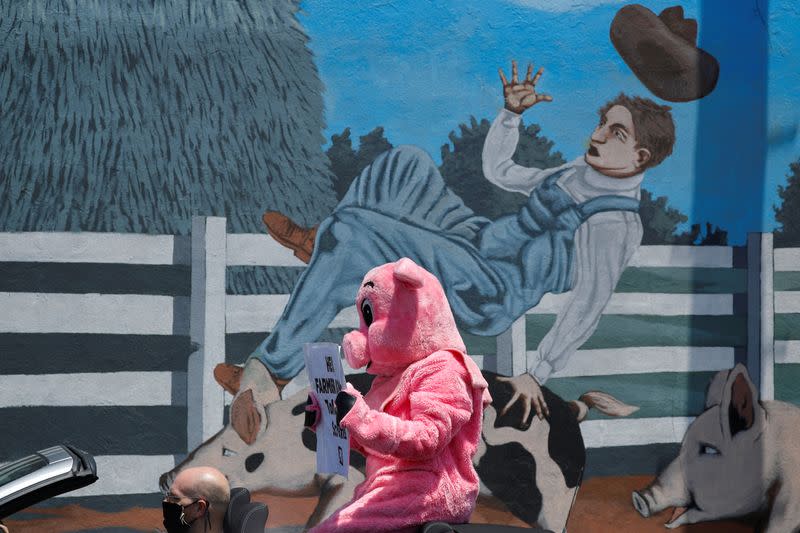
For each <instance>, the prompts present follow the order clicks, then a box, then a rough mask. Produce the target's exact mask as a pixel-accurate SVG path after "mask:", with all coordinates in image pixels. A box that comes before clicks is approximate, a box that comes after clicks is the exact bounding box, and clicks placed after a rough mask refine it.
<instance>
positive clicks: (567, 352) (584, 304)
mask: <svg viewBox="0 0 800 533" xmlns="http://www.w3.org/2000/svg"><path fill="white" fill-rule="evenodd" d="M604 215H617V216H614V217H605V216H604ZM597 217H602V218H600V219H598V218H597ZM612 218H613V219H612ZM592 219H595V220H592ZM609 219H612V220H609ZM641 241H642V223H641V220H640V219H639V215H638V214H636V213H631V212H621V211H619V212H614V213H603V214H600V215H595V216H594V217H592V218H591V219H589V220H588V221H587V222H586V223H584V224H583V225H581V226H580V227H579V228H578V231H577V232H576V233H575V266H574V268H575V283H574V285H573V288H572V290H571V291H570V292H569V293H568V294H569V296H568V300H567V302H566V303H565V305H564V307H563V308H562V309H561V311H560V312H559V314H558V316H557V318H556V322H555V324H553V327H552V328H550V331H548V332H547V335H545V337H544V339H542V341H541V343H539V348H538V350H537V357H536V358H534V360H533V361H531V362H530V366H529V368H528V373H529V374H531V375H532V376H533V377H534V378H536V381H538V382H539V384H540V385H544V383H545V382H546V381H547V379H548V378H549V377H550V374H551V373H552V372H557V371H559V370H561V369H563V368H564V367H565V366H566V364H567V361H568V359H569V358H570V357H571V356H572V354H574V353H575V352H576V351H577V350H578V348H580V346H581V345H582V344H583V343H584V342H586V340H587V339H588V338H589V337H590V336H591V335H592V333H594V330H595V328H597V324H598V322H599V321H600V316H601V315H602V313H603V310H604V309H605V307H606V305H607V304H608V301H609V300H610V299H611V295H612V294H613V293H614V288H615V287H616V285H617V282H618V281H619V278H620V276H621V275H622V272H623V270H625V266H626V265H627V264H628V261H630V259H631V257H632V256H633V254H634V252H635V251H636V249H637V248H638V247H639V244H640V243H641Z"/></svg>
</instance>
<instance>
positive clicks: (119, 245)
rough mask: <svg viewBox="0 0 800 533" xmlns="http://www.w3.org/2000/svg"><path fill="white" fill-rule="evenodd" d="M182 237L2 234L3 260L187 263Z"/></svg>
mask: <svg viewBox="0 0 800 533" xmlns="http://www.w3.org/2000/svg"><path fill="white" fill-rule="evenodd" d="M181 239H186V237H175V236H173V235H142V234H137V233H94V232H73V233H65V232H25V233H0V261H32V262H50V263H125V264H136V265H172V264H176V262H177V263H179V264H188V255H187V254H186V253H185V252H184V251H183V250H182V248H187V249H188V241H187V242H186V245H185V246H183V247H182V246H181V245H183V244H184V243H183V242H182V240H181ZM176 245H177V246H178V249H177V250H176ZM176 260H177V261H176Z"/></svg>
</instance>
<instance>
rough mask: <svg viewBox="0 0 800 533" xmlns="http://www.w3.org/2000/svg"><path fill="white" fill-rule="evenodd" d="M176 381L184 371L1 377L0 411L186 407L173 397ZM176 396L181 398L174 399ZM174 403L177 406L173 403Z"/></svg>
mask: <svg viewBox="0 0 800 533" xmlns="http://www.w3.org/2000/svg"><path fill="white" fill-rule="evenodd" d="M173 380H176V381H178V382H180V381H181V380H182V381H183V382H185V381H186V374H185V373H184V372H176V373H175V375H173V373H172V372H104V373H100V372H95V373H88V372H87V373H82V374H38V375H6V376H2V375H0V408H2V407H25V406H81V407H83V406H145V405H185V404H186V399H185V397H183V398H181V397H180V396H181V395H180V391H182V390H184V388H183V387H181V386H180V385H179V386H177V387H176V391H174V392H177V393H178V394H173V386H172V384H173ZM173 396H178V397H176V398H173ZM173 400H174V401H175V404H173Z"/></svg>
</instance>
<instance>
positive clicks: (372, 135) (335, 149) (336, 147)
mask: <svg viewBox="0 0 800 533" xmlns="http://www.w3.org/2000/svg"><path fill="white" fill-rule="evenodd" d="M391 148H392V143H390V142H389V141H388V140H387V139H386V137H385V136H384V133H383V128H382V127H380V126H378V127H377V128H375V129H373V130H372V131H370V132H369V133H367V134H366V135H362V136H361V137H359V138H358V150H354V149H353V141H352V139H350V128H345V129H344V131H343V132H342V133H340V134H338V135H337V134H333V135H331V145H330V147H329V148H328V150H327V151H326V155H327V156H328V159H329V160H330V162H331V171H332V172H333V174H334V176H335V178H334V182H333V188H334V190H335V191H336V197H337V199H339V200H341V199H342V197H344V195H345V193H346V192H347V189H348V188H349V187H350V184H351V183H352V182H353V180H354V179H355V177H356V176H358V175H359V174H360V173H361V171H362V170H364V168H366V166H367V165H369V164H370V163H371V162H372V161H373V160H374V159H375V158H376V157H377V156H379V155H380V154H382V153H383V152H385V151H387V150H391Z"/></svg>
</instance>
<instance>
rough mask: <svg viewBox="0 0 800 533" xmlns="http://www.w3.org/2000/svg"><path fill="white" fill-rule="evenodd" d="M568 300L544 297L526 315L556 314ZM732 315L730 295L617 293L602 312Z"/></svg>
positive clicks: (731, 298) (560, 297) (621, 313)
mask: <svg viewBox="0 0 800 533" xmlns="http://www.w3.org/2000/svg"><path fill="white" fill-rule="evenodd" d="M569 298H570V293H562V294H549V293H548V294H545V295H544V297H543V298H542V300H541V301H540V302H539V305H537V306H536V307H534V308H533V309H531V310H530V311H528V314H534V315H541V314H551V313H558V312H559V311H560V310H561V308H562V307H563V306H564V305H565V304H566V302H567V300H569ZM732 313H733V295H732V294H661V293H648V292H618V293H614V294H613V295H612V296H611V300H610V301H609V302H608V305H607V306H606V307H605V309H604V310H603V314H606V315H658V316H685V315H730V314H732Z"/></svg>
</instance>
